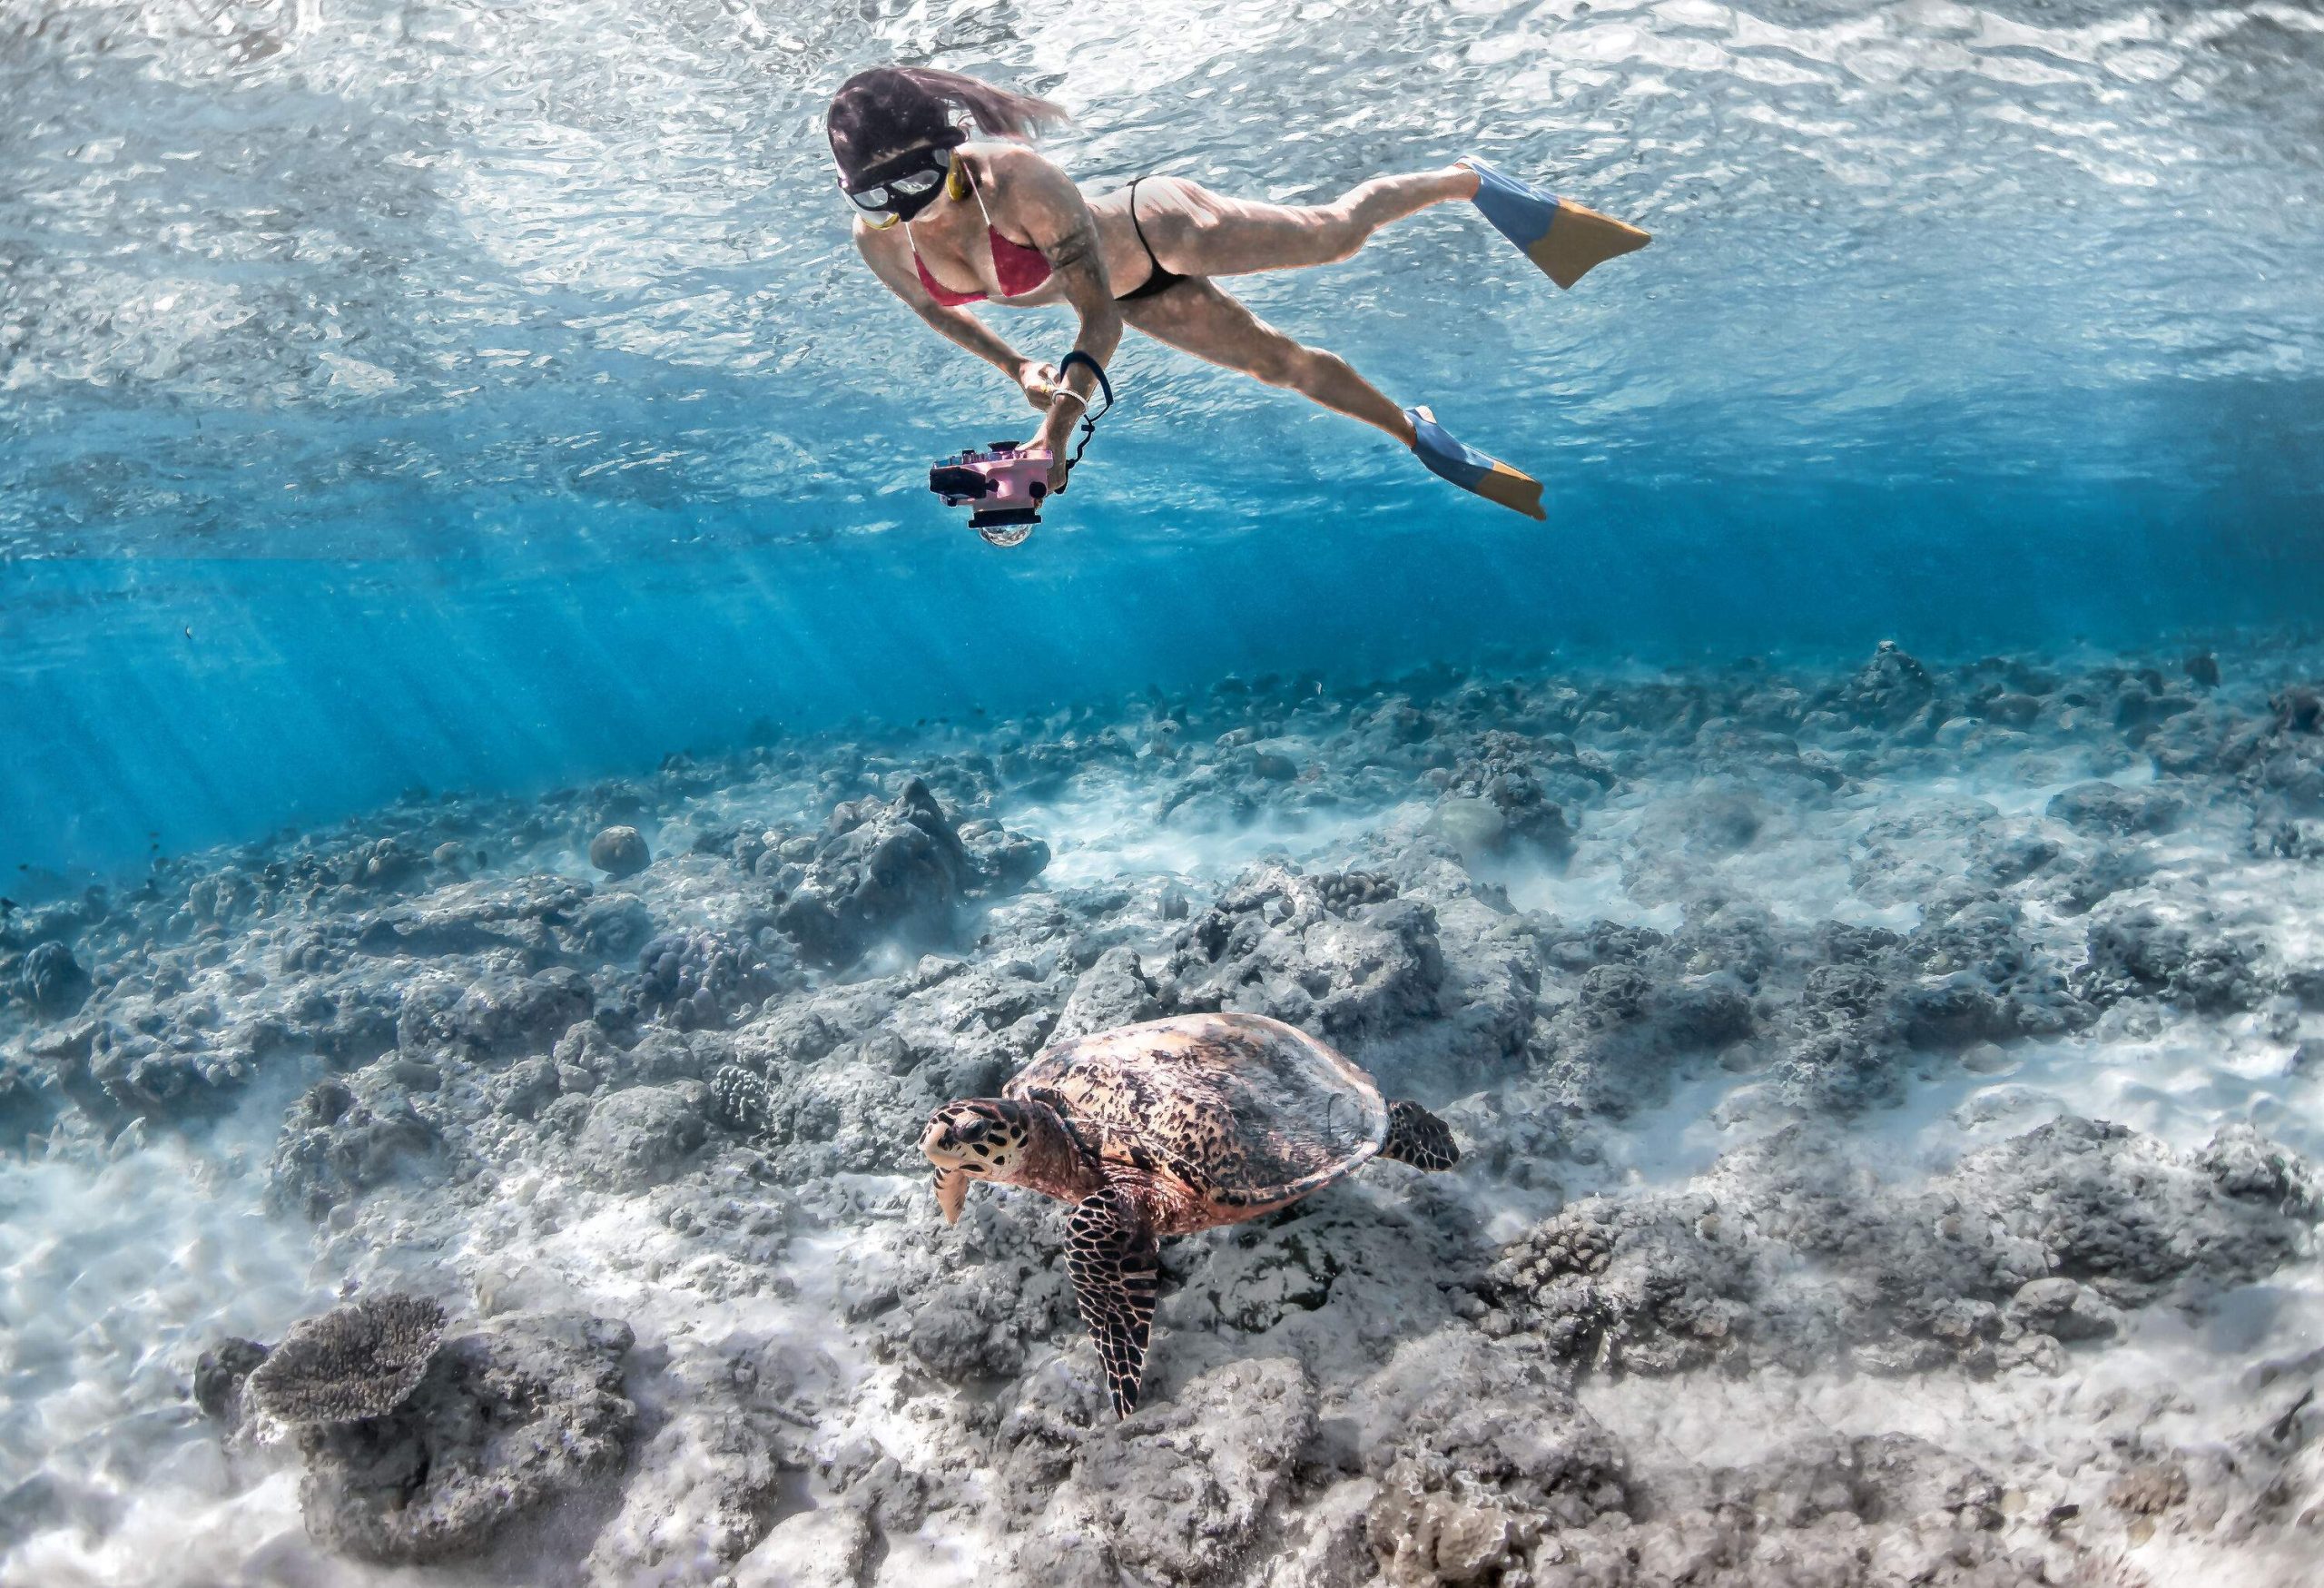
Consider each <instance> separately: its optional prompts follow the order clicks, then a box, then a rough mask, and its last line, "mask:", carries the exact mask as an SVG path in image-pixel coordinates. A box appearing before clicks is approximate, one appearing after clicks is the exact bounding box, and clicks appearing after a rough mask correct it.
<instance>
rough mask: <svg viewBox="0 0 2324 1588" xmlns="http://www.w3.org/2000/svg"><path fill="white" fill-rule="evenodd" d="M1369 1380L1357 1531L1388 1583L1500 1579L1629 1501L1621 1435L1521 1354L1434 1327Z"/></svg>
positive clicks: (1360, 1434)
mask: <svg viewBox="0 0 2324 1588" xmlns="http://www.w3.org/2000/svg"><path fill="white" fill-rule="evenodd" d="M1366 1388H1367V1394H1366V1396H1365V1399H1364V1403H1363V1410H1362V1411H1360V1412H1359V1414H1358V1415H1359V1417H1360V1418H1361V1419H1362V1424H1368V1425H1369V1426H1364V1425H1359V1427H1358V1428H1357V1430H1355V1438H1356V1441H1357V1444H1358V1447H1359V1455H1360V1459H1361V1463H1362V1465H1363V1467H1364V1470H1365V1471H1366V1472H1368V1473H1370V1474H1371V1475H1373V1476H1374V1481H1375V1484H1376V1486H1375V1488H1374V1494H1373V1497H1372V1499H1371V1502H1370V1504H1369V1505H1368V1506H1367V1508H1366V1510H1365V1513H1364V1540H1365V1542H1366V1543H1367V1544H1369V1546H1370V1549H1371V1552H1372V1554H1373V1557H1374V1563H1376V1565H1377V1567H1378V1569H1379V1571H1380V1573H1381V1575H1382V1578H1383V1580H1384V1581H1386V1582H1388V1583H1395V1584H1400V1585H1412V1588H1433V1584H1436V1583H1478V1582H1492V1581H1496V1580H1507V1578H1508V1577H1509V1576H1511V1575H1512V1574H1522V1573H1527V1572H1528V1570H1529V1568H1530V1567H1531V1566H1532V1565H1533V1564H1534V1563H1536V1561H1537V1560H1540V1561H1541V1563H1542V1564H1548V1563H1552V1562H1555V1561H1558V1560H1560V1559H1562V1558H1564V1555H1565V1551H1564V1550H1563V1549H1562V1548H1561V1547H1560V1546H1557V1545H1555V1544H1552V1545H1551V1549H1550V1551H1549V1552H1548V1553H1547V1554H1546V1557H1543V1556H1542V1555H1541V1553H1540V1545H1541V1542H1542V1540H1543V1539H1544V1538H1545V1537H1549V1536H1551V1535H1555V1534H1561V1533H1562V1532H1564V1531H1566V1530H1581V1529H1588V1528H1590V1527H1591V1526H1592V1524H1595V1523H1596V1522H1597V1519H1598V1518H1599V1517H1600V1516H1613V1517H1617V1518H1620V1516H1621V1515H1622V1514H1623V1513H1624V1512H1625V1510H1626V1509H1627V1507H1628V1506H1629V1505H1630V1496H1629V1493H1628V1490H1629V1473H1628V1461H1627V1457H1626V1455H1625V1453H1624V1452H1623V1450H1622V1448H1621V1446H1620V1443H1619V1442H1618V1441H1616V1440H1615V1439H1614V1438H1613V1437H1612V1436H1611V1435H1609V1434H1608V1433H1607V1432H1606V1431H1605V1429H1604V1428H1602V1427H1601V1426H1600V1425H1599V1424H1598V1423H1597V1421H1596V1420H1595V1419H1594V1418H1592V1417H1591V1416H1590V1415H1589V1413H1587V1412H1586V1411H1584V1410H1583V1409H1582V1408H1581V1406H1579V1405H1578V1404H1576V1403H1575V1401H1574V1400H1573V1399H1572V1397H1571V1396H1570V1395H1568V1394H1567V1393H1566V1392H1565V1390H1564V1388H1563V1387H1562V1386H1561V1385H1560V1384H1559V1383H1557V1382H1556V1381H1555V1380H1554V1379H1552V1378H1551V1376H1549V1375H1547V1374H1546V1373H1544V1372H1543V1371H1542V1365H1541V1363H1540V1362H1539V1361H1538V1359H1535V1358H1532V1357H1531V1356H1528V1355H1526V1354H1525V1353H1522V1352H1521V1351H1518V1350H1515V1349H1512V1348H1511V1347H1510V1346H1497V1345H1495V1344H1493V1343H1492V1342H1489V1341H1486V1340H1484V1339H1482V1338H1481V1337H1479V1336H1475V1335H1473V1334H1446V1333H1440V1334H1436V1335H1432V1336H1425V1337H1423V1338H1422V1339H1420V1340H1417V1341H1413V1342H1409V1343H1407V1344H1404V1345H1403V1346H1399V1347H1398V1348H1397V1350H1396V1353H1395V1356H1393V1359H1392V1360H1391V1362H1390V1363H1389V1365H1388V1366H1387V1367H1386V1368H1385V1369H1384V1370H1383V1371H1382V1372H1381V1373H1380V1374H1379V1375H1378V1376H1375V1377H1374V1380H1373V1381H1372V1383H1371V1384H1370V1385H1368V1386H1366ZM1520 1407H1521V1408H1522V1411H1519V1409H1518V1408H1520Z"/></svg>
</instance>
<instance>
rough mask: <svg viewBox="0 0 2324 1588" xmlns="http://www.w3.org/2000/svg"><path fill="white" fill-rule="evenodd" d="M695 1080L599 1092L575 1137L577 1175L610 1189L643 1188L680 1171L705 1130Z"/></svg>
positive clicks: (703, 1099) (702, 1095)
mask: <svg viewBox="0 0 2324 1588" xmlns="http://www.w3.org/2000/svg"><path fill="white" fill-rule="evenodd" d="M708 1100H709V1098H708V1093H707V1092H706V1091H705V1090H704V1088H703V1087H702V1086H701V1085H700V1083H698V1082H691V1081H690V1082H686V1083H684V1084H682V1085H679V1086H639V1087H632V1088H631V1089H630V1090H627V1091H617V1092H615V1093H614V1094H613V1095H612V1096H610V1097H605V1098H599V1099H598V1100H596V1103H595V1104H594V1105H593V1106H592V1107H591V1108H590V1110H589V1119H588V1123H587V1124H586V1125H584V1126H583V1127H582V1128H581V1135H580V1138H579V1139H578V1140H576V1142H575V1143H574V1148H573V1153H574V1163H575V1167H576V1169H577V1170H578V1171H579V1173H580V1175H581V1178H582V1179H585V1180H586V1181H588V1182H589V1183H591V1184H593V1185H596V1186H598V1187H600V1188H602V1189H606V1190H608V1191H624V1192H635V1191H642V1190H644V1189H646V1188H647V1187H649V1186H655V1185H659V1184H661V1183H662V1182H663V1181H665V1180H667V1179H670V1178H672V1177H673V1176H674V1175H675V1174H676V1173H678V1171H679V1169H681V1168H682V1167H683V1166H684V1162H685V1160H686V1159H688V1158H690V1157H692V1156H693V1155H694V1151H695V1149H698V1148H700V1147H701V1146H702V1144H703V1142H704V1139H707V1137H708V1135H709V1126H708V1123H707V1121H706V1120H705V1119H704V1105H705V1104H706V1103H707V1102H708Z"/></svg>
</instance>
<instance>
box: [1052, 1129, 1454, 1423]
mask: <svg viewBox="0 0 2324 1588" xmlns="http://www.w3.org/2000/svg"><path fill="white" fill-rule="evenodd" d="M1439 1128H1440V1129H1442V1127H1439ZM1065 1261H1066V1267H1067V1268H1068V1270H1069V1271H1070V1272H1071V1273H1072V1275H1073V1299H1074V1301H1075V1303H1076V1304H1077V1305H1078V1306H1079V1307H1080V1308H1081V1321H1082V1322H1084V1323H1086V1324H1088V1326H1089V1335H1090V1337H1091V1338H1092V1339H1094V1340H1096V1341H1097V1342H1098V1360H1099V1361H1100V1362H1102V1363H1103V1364H1104V1365H1105V1368H1106V1387H1107V1390H1108V1393H1110V1394H1111V1396H1112V1397H1113V1402H1114V1415H1116V1416H1118V1417H1127V1416H1128V1415H1130V1413H1131V1412H1133V1411H1135V1410H1137V1386H1138V1380H1139V1379H1140V1378H1142V1377H1144V1376H1145V1374H1146V1342H1147V1337H1148V1336H1150V1335H1151V1334H1152V1333H1153V1329H1154V1290H1155V1286H1156V1283H1157V1279H1158V1277H1159V1273H1160V1262H1159V1254H1158V1253H1157V1249H1156V1242H1155V1238H1154V1232H1153V1228H1152V1227H1151V1226H1150V1225H1149V1224H1148V1222H1147V1218H1146V1217H1145V1215H1144V1214H1143V1213H1142V1212H1141V1211H1140V1210H1139V1208H1138V1207H1137V1202H1136V1200H1135V1199H1134V1198H1131V1197H1130V1196H1128V1194H1127V1193H1126V1192H1124V1191H1123V1190H1121V1189H1119V1188H1118V1187H1114V1186H1108V1187H1107V1188H1106V1189H1103V1190H1101V1191H1098V1193H1097V1194H1096V1195H1094V1196H1091V1197H1088V1198H1085V1199H1083V1200H1082V1201H1080V1202H1079V1203H1077V1204H1076V1205H1075V1207H1074V1209H1073V1217H1072V1218H1071V1219H1069V1220H1068V1222H1067V1225H1066V1246H1065Z"/></svg>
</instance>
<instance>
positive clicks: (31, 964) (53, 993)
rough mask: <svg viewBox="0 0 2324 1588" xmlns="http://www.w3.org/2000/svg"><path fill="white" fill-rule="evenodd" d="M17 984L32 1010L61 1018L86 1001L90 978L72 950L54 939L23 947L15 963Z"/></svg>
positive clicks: (46, 1018)
mask: <svg viewBox="0 0 2324 1588" xmlns="http://www.w3.org/2000/svg"><path fill="white" fill-rule="evenodd" d="M16 981H17V985H18V986H20V987H21V988H22V989H23V990H24V995H25V1001H26V1002H28V1003H30V1004H31V1005H32V1007H33V1012H34V1014H37V1015H39V1016H40V1017H41V1018H42V1019H44V1020H62V1019H64V1017H65V1016H67V1015H70V1014H72V1013H73V1012H74V1011H76V1010H78V1009H79V1008H80V1007H81V1005H82V1004H84V1003H85V1002H87V1001H88V997H89V991H90V986H91V983H90V981H89V973H88V972H86V971H84V970H83V969H82V968H81V962H80V961H78V960H76V959H74V957H73V951H72V950H71V949H69V948H66V947H65V946H64V944H63V943H61V942H55V941H54V939H52V940H50V941H49V942H36V943H34V944H33V946H32V947H31V948H30V949H28V950H26V951H25V957H24V959H23V961H22V962H20V963H19V964H18V965H17V967H16Z"/></svg>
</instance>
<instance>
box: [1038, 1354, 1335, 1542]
mask: <svg viewBox="0 0 2324 1588" xmlns="http://www.w3.org/2000/svg"><path fill="white" fill-rule="evenodd" d="M1060 1392H1064V1393H1060ZM1314 1430H1315V1388H1314V1386H1313V1385H1312V1384H1311V1383H1310V1382H1309V1381H1308V1378H1307V1376H1306V1374H1305V1372H1304V1371H1303V1370H1302V1369H1301V1368H1300V1366H1299V1364H1298V1363H1297V1362H1295V1361H1291V1360H1286V1359H1284V1358H1280V1357H1277V1358H1271V1359H1267V1360H1264V1361H1243V1362H1235V1363H1230V1364H1227V1365H1226V1366H1219V1367H1215V1368H1212V1369H1211V1370H1210V1371H1208V1372H1206V1373H1205V1374H1203V1375H1201V1376H1199V1377H1197V1378H1196V1379H1194V1380H1193V1381H1192V1382H1190V1383H1188V1384H1186V1385H1184V1386H1179V1387H1178V1389H1177V1392H1176V1393H1175V1394H1174V1395H1173V1396H1171V1397H1170V1399H1169V1400H1168V1401H1167V1403H1164V1404H1158V1405H1156V1406H1149V1407H1145V1408H1141V1409H1140V1411H1139V1412H1138V1414H1137V1416H1136V1417H1135V1418H1134V1419H1132V1420H1131V1421H1129V1422H1126V1423H1116V1422H1114V1421H1113V1420H1112V1418H1111V1417H1110V1415H1098V1408H1097V1407H1095V1406H1092V1405H1091V1404H1090V1403H1088V1401H1087V1400H1085V1399H1084V1398H1083V1397H1081V1396H1078V1395H1076V1394H1072V1393H1070V1392H1069V1391H1068V1388H1067V1386H1065V1385H1064V1384H1063V1383H1061V1382H1060V1379H1059V1376H1058V1375H1056V1374H1054V1373H1044V1374H1042V1375H1040V1376H1037V1377H1036V1378H1034V1379H1033V1380H1032V1381H1030V1382H1029V1383H1028V1384H1027V1385H1026V1386H1024V1387H1023V1389H1022V1391H1021V1392H1020V1393H1019V1396H1017V1397H1016V1404H1015V1405H1014V1406H1012V1407H1011V1408H1010V1409H1009V1412H1008V1413H1007V1415H1005V1416H1004V1418H1003V1419H1002V1422H1001V1426H1000V1433H999V1434H998V1435H996V1446H997V1454H998V1457H999V1468H1000V1475H1001V1479H1002V1482H1001V1485H1000V1490H1001V1493H1002V1494H1004V1496H1005V1502H1004V1503H1005V1504H1006V1505H1007V1506H1008V1507H1009V1514H1010V1516H1011V1520H1012V1521H1013V1522H1015V1523H1016V1524H1018V1527H1019V1530H1020V1531H1019V1536H1018V1539H1017V1570H1018V1573H1019V1580H1020V1581H1022V1582H1023V1583H1027V1584H1029V1585H1040V1588H1081V1585H1083V1584H1086V1583H1092V1582H1101V1581H1107V1580H1110V1579H1111V1578H1113V1577H1114V1576H1115V1575H1116V1574H1118V1573H1127V1574H1128V1577H1129V1579H1130V1580H1133V1581H1138V1582H1147V1583H1167V1584H1172V1585H1174V1588H1176V1585H1187V1588H1191V1585H1193V1584H1198V1583H1216V1582H1218V1581H1220V1580H1221V1578H1222V1576H1223V1575H1224V1573H1226V1571H1227V1570H1228V1569H1229V1568H1230V1567H1231V1566H1232V1565H1233V1564H1234V1563H1236V1562H1237V1561H1239V1560H1241V1559H1242V1558H1243V1557H1244V1555H1245V1553H1246V1551H1247V1550H1248V1548H1249V1547H1250V1545H1251V1543H1252V1541H1253V1540H1254V1539H1255V1537H1256V1536H1257V1534H1258V1533H1259V1530H1260V1529H1261V1527H1262V1526H1263V1525H1264V1524H1265V1522H1266V1520H1267V1518H1268V1514H1269V1512H1270V1510H1271V1509H1272V1508H1273V1507H1274V1506H1275V1504H1277V1502H1278V1501H1279V1500H1280V1498H1281V1497H1283V1496H1284V1495H1285V1493H1286V1491H1287V1490H1288V1489H1289V1487H1290V1485H1291V1483H1292V1478H1293V1473H1294V1470H1295V1465H1296V1463H1297V1459H1298V1455H1299V1452H1300V1450H1301V1448H1302V1446H1303V1445H1305V1444H1306V1442H1307V1440H1308V1439H1309V1437H1310V1436H1311V1435H1312V1434H1313V1432H1314Z"/></svg>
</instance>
